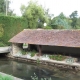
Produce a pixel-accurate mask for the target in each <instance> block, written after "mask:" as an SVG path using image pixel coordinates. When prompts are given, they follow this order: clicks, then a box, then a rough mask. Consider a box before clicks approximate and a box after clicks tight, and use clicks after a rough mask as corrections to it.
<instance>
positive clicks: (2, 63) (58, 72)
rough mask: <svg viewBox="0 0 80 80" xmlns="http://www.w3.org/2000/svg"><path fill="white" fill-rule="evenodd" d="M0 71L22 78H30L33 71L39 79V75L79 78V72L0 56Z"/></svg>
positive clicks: (63, 78) (60, 79)
mask: <svg viewBox="0 0 80 80" xmlns="http://www.w3.org/2000/svg"><path fill="white" fill-rule="evenodd" d="M0 72H4V73H7V74H10V75H13V76H16V77H19V78H22V79H24V80H31V76H33V74H34V73H35V74H36V75H37V76H38V77H39V79H40V78H41V77H46V78H49V77H51V78H52V80H67V79H68V80H80V72H74V71H69V70H62V69H57V68H54V67H53V68H52V69H51V68H49V69H48V68H46V66H45V67H42V66H41V65H33V64H31V63H26V62H25V63H23V62H19V61H13V60H10V59H7V58H4V59H1V58H0Z"/></svg>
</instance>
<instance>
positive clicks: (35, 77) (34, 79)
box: [31, 73, 52, 80]
mask: <svg viewBox="0 0 80 80" xmlns="http://www.w3.org/2000/svg"><path fill="white" fill-rule="evenodd" d="M31 79H32V80H39V78H38V77H37V75H36V74H35V73H34V76H31ZM41 80H52V79H51V78H41Z"/></svg>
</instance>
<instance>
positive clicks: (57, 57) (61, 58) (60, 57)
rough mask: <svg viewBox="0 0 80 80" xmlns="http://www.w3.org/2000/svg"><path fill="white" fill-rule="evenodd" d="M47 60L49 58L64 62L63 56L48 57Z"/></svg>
mask: <svg viewBox="0 0 80 80" xmlns="http://www.w3.org/2000/svg"><path fill="white" fill-rule="evenodd" d="M49 58H50V59H53V60H58V61H62V60H64V59H65V58H66V57H65V56H63V55H50V56H49Z"/></svg>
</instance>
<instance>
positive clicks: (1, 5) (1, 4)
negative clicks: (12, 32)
mask: <svg viewBox="0 0 80 80" xmlns="http://www.w3.org/2000/svg"><path fill="white" fill-rule="evenodd" d="M6 5H7V6H6ZM9 5H10V1H9V0H0V15H6V9H7V15H10V16H12V15H14V14H13V10H11V9H10V8H9Z"/></svg>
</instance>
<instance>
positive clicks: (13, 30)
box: [0, 16, 28, 45]
mask: <svg viewBox="0 0 80 80" xmlns="http://www.w3.org/2000/svg"><path fill="white" fill-rule="evenodd" d="M0 24H1V25H2V27H3V30H4V32H3V36H2V37H0V42H3V43H5V44H7V45H9V44H10V43H9V42H8V40H9V39H10V38H12V37H13V36H14V35H16V34H17V33H19V32H20V31H22V30H23V29H26V28H28V24H27V20H26V19H24V18H22V17H10V16H0Z"/></svg>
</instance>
